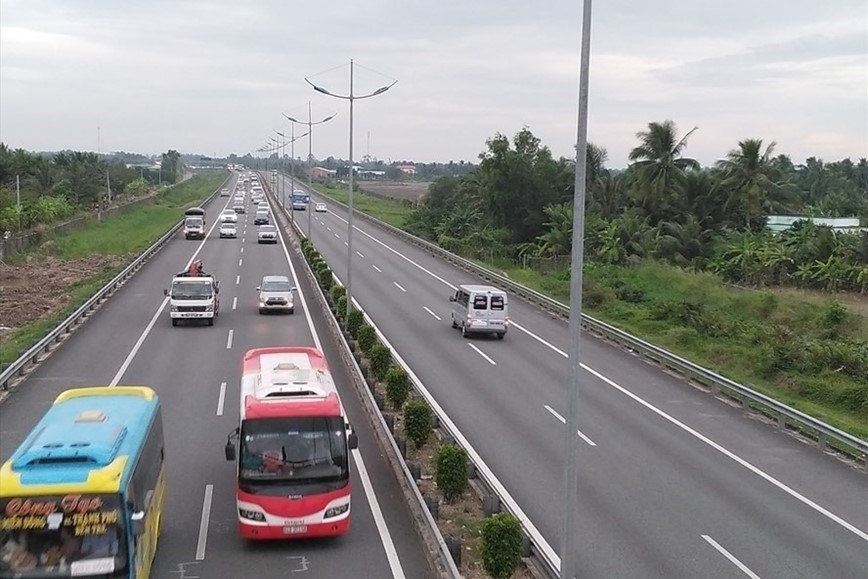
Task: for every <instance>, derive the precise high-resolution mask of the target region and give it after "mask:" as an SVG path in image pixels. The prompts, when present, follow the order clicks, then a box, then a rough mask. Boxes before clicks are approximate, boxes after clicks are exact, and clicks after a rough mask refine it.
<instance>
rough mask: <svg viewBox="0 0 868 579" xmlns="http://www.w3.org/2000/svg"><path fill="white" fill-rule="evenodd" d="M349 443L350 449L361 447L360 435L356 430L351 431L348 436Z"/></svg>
mask: <svg viewBox="0 0 868 579" xmlns="http://www.w3.org/2000/svg"><path fill="white" fill-rule="evenodd" d="M347 444H348V445H349V447H350V450H355V449H357V448H359V436H358V435H357V434H356V433H355V432H351V433H350V434H349V435H348V436H347Z"/></svg>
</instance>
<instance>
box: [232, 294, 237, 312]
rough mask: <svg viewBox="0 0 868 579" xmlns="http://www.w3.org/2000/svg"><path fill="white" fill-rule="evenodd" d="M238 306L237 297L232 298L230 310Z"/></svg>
mask: <svg viewBox="0 0 868 579" xmlns="http://www.w3.org/2000/svg"><path fill="white" fill-rule="evenodd" d="M237 306H238V296H235V297H234V298H232V309H233V310H234V309H235V308H236V307H237Z"/></svg>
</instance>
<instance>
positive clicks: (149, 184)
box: [0, 143, 184, 231]
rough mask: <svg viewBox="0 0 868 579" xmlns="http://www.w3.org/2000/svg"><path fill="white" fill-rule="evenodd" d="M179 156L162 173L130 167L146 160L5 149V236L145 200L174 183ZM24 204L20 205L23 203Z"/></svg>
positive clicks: (0, 176)
mask: <svg viewBox="0 0 868 579" xmlns="http://www.w3.org/2000/svg"><path fill="white" fill-rule="evenodd" d="M180 157H181V156H180V154H179V153H178V152H177V151H174V150H169V151H168V152H166V153H164V154H163V155H162V157H161V162H160V168H159V169H158V170H150V169H148V168H145V167H127V164H126V163H127V162H141V160H142V159H145V160H147V158H146V157H143V156H141V155H136V154H132V153H125V152H121V153H117V154H113V155H98V154H96V153H93V152H82V151H60V152H53V153H31V152H28V151H26V150H24V149H20V148H19V149H10V148H9V147H8V146H7V145H6V144H4V143H0V231H10V230H22V229H29V228H32V227H35V226H37V225H39V224H49V223H53V222H55V221H58V220H60V219H65V218H68V217H71V216H72V215H74V214H76V213H77V212H79V211H82V210H91V209H94V208H96V207H99V206H105V205H106V203H107V202H108V200H109V187H110V188H111V189H110V191H111V193H110V194H111V197H112V198H113V199H116V198H118V197H122V196H124V195H128V196H130V195H141V194H143V193H145V192H147V191H148V190H149V189H151V188H153V186H154V185H156V184H158V183H165V184H171V183H175V182H176V181H177V180H178V179H180V177H181V176H182V175H183V171H184V166H183V163H182V162H181V160H180ZM19 199H20V205H19V203H18V201H19Z"/></svg>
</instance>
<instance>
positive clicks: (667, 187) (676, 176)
mask: <svg viewBox="0 0 868 579" xmlns="http://www.w3.org/2000/svg"><path fill="white" fill-rule="evenodd" d="M698 128H699V127H693V128H692V129H691V130H690V131H688V132H687V134H686V135H684V136H683V137H681V139H676V128H675V123H673V122H672V121H664V122H662V123H649V124H648V130H647V131H640V132H638V133H636V136H637V137H639V139H640V140H641V144H640V145H639V146H638V147H636V148H635V149H633V150H632V151H630V156H629V159H630V161H632V162H633V164H632V165H631V166H630V168H631V169H632V170H633V171H635V179H636V180H635V186H636V192H637V193H638V196H639V201H640V204H641V206H642V207H643V208H644V209H645V210H646V211H647V212H648V213H650V214H653V213H656V212H658V211H659V210H660V209H665V208H667V207H668V206H671V199H672V197H673V196H674V194H675V187H676V185H677V184H679V183H680V182H681V181H682V179H683V177H684V171H685V170H687V169H698V168H699V163H697V162H696V160H695V159H689V158H686V157H682V156H681V153H682V151H683V150H684V148H685V147H686V146H687V138H688V137H689V136H690V135H691V134H692V133H693V132H694V131H696V130H697V129H698Z"/></svg>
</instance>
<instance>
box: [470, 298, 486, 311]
mask: <svg viewBox="0 0 868 579" xmlns="http://www.w3.org/2000/svg"><path fill="white" fill-rule="evenodd" d="M473 309H474V310H487V309H488V296H482V295H480V296H473Z"/></svg>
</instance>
